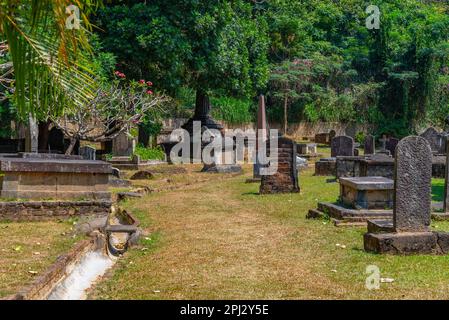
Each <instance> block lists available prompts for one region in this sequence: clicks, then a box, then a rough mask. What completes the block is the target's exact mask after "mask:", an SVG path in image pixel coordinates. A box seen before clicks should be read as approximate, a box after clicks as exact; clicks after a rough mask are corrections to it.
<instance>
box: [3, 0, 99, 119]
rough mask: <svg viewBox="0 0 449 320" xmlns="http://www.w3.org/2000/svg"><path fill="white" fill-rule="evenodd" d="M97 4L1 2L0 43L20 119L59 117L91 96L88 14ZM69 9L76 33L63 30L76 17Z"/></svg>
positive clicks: (94, 0)
mask: <svg viewBox="0 0 449 320" xmlns="http://www.w3.org/2000/svg"><path fill="white" fill-rule="evenodd" d="M99 1H100V0H0V44H1V45H2V48H3V50H4V51H5V50H6V51H7V52H8V56H9V58H10V61H11V62H10V64H12V69H13V73H12V74H13V75H12V81H13V83H12V85H13V89H14V96H13V97H14V102H15V106H16V108H17V110H18V113H19V115H21V116H22V117H23V118H25V117H26V116H28V115H29V114H31V115H32V117H37V118H43V117H47V116H49V115H55V114H60V113H62V111H63V110H64V107H66V106H68V105H71V106H76V105H83V104H84V103H86V102H88V101H89V100H90V99H91V98H92V97H93V93H94V92H95V91H96V89H95V82H94V80H93V77H92V75H91V71H90V68H89V65H90V63H89V59H88V56H89V54H90V50H89V45H88V41H87V35H88V32H89V31H90V30H91V28H92V26H91V24H90V23H89V20H88V16H89V14H90V13H91V12H92V10H95V9H96V8H97V7H98V5H100V3H99ZM70 5H74V6H76V7H77V8H79V12H80V15H79V18H80V21H81V28H79V29H76V28H75V29H73V28H72V29H71V28H67V21H68V19H70V18H72V20H73V17H74V16H73V13H72V12H67V8H68V6H70ZM71 8H74V7H71ZM70 13H71V14H72V15H70ZM8 72H9V73H10V74H11V70H8ZM1 78H2V75H1V74H0V79H1Z"/></svg>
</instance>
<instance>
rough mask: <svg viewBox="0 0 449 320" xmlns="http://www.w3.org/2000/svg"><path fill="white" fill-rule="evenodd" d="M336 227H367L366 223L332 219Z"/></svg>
mask: <svg viewBox="0 0 449 320" xmlns="http://www.w3.org/2000/svg"><path fill="white" fill-rule="evenodd" d="M331 221H332V223H333V224H334V225H335V226H336V227H366V222H350V221H346V220H337V219H331Z"/></svg>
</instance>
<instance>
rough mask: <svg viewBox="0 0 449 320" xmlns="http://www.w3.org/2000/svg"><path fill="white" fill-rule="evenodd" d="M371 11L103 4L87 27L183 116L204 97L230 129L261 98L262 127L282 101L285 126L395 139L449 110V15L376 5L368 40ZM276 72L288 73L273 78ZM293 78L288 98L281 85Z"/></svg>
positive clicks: (431, 6) (447, 9)
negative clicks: (348, 126) (360, 129)
mask: <svg viewBox="0 0 449 320" xmlns="http://www.w3.org/2000/svg"><path fill="white" fill-rule="evenodd" d="M370 4H371V3H368V2H367V1H364V0H341V1H333V0H270V1H250V0H246V1H245V0H232V1H223V0H219V1H212V0H209V1H208V0H203V1H200V0H165V1H163V0H155V1H110V2H108V3H107V4H106V6H105V8H104V9H102V10H101V11H100V12H99V13H98V14H97V16H96V20H95V22H96V24H97V25H98V26H99V27H100V28H101V29H102V30H103V32H98V34H99V35H100V38H101V42H102V44H103V46H104V49H105V51H108V52H111V53H113V54H114V55H115V56H116V57H117V63H118V66H119V68H120V69H122V70H123V71H124V72H125V73H127V74H129V76H130V77H133V78H135V79H139V78H142V77H143V78H151V79H154V80H155V83H156V86H157V87H158V88H159V89H161V90H164V91H166V92H167V93H168V94H170V95H171V96H172V97H173V101H174V102H175V103H176V104H178V109H177V110H181V111H182V110H185V109H186V108H187V109H188V108H191V107H192V106H193V104H194V93H195V91H196V90H204V91H205V92H208V93H209V94H211V96H212V104H213V105H214V106H215V107H216V109H217V110H215V111H214V115H215V116H217V117H218V118H221V119H224V120H228V121H231V122H237V123H238V122H242V121H246V120H247V119H248V116H249V115H251V114H254V110H255V108H254V106H255V105H256V103H257V100H256V95H257V93H261V92H263V93H267V95H268V99H269V110H268V111H269V116H270V118H271V119H272V120H278V121H281V122H282V121H283V113H284V112H283V111H284V107H285V99H282V98H283V97H285V96H286V95H287V96H288V101H287V105H288V120H289V121H290V122H294V121H299V120H308V121H320V120H321V121H343V122H360V123H375V124H377V125H378V130H379V133H381V132H382V133H390V134H395V135H398V136H401V135H405V134H408V133H412V132H413V131H415V130H416V129H417V128H418V127H419V126H424V125H437V126H442V125H443V121H444V119H445V117H446V116H447V114H448V112H449V5H448V4H446V3H443V2H439V1H434V2H432V1H426V2H424V1H419V0H379V1H376V3H375V4H376V5H377V6H379V8H380V12H381V18H380V19H381V20H380V29H373V30H370V29H368V28H367V27H366V25H365V20H366V18H367V17H368V15H369V14H368V13H366V12H365V11H366V8H367V6H368V5H370ZM285 66H294V67H287V69H286V70H285V71H287V72H282V70H283V68H284V69H285ZM269 69H271V74H272V76H271V78H270V76H269ZM276 70H277V71H276ZM295 70H296V71H295ZM292 72H293V73H296V79H294V78H295V77H293V78H292V77H290V80H289V83H288V86H287V87H288V90H287V88H286V86H285V81H284V82H283V80H282V79H284V80H285V77H286V76H288V74H289V73H290V75H291V73H292ZM270 79H271V81H269V80H270ZM292 79H293V80H292ZM250 100H251V101H252V102H250ZM179 106H181V107H179ZM175 109H176V108H175ZM181 113H182V112H181Z"/></svg>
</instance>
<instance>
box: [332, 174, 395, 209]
mask: <svg viewBox="0 0 449 320" xmlns="http://www.w3.org/2000/svg"><path fill="white" fill-rule="evenodd" d="M393 184H394V181H393V180H391V179H387V178H384V177H355V178H340V199H341V201H342V202H343V204H345V205H348V206H350V207H353V208H356V209H390V208H392V206H393Z"/></svg>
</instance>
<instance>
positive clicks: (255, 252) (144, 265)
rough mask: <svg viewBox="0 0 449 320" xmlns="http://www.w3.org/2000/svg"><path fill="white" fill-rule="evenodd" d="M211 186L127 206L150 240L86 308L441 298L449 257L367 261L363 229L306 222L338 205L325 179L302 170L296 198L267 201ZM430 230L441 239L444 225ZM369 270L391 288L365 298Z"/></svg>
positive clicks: (236, 182)
mask: <svg viewBox="0 0 449 320" xmlns="http://www.w3.org/2000/svg"><path fill="white" fill-rule="evenodd" d="M246 169H247V172H250V171H251V170H250V168H249V167H247V168H246ZM192 175H193V177H194V178H197V176H196V175H195V174H194V173H193V174H192ZM247 176H248V174H247ZM209 177H211V178H210V181H209V182H207V183H204V182H203V183H196V184H191V185H189V186H188V187H185V188H182V189H178V190H167V191H163V192H159V193H154V194H150V195H148V196H146V197H145V198H144V199H143V200H142V199H139V200H135V201H131V202H128V203H127V204H126V206H127V207H128V208H129V209H130V210H131V211H132V212H134V213H135V214H137V216H138V218H139V219H140V220H141V222H142V226H143V227H144V228H145V230H146V232H148V233H149V234H150V235H149V236H148V238H147V239H143V240H142V245H141V247H139V248H136V249H133V250H131V251H130V252H128V253H127V254H126V256H125V257H124V258H123V259H122V260H121V261H120V262H119V263H118V264H117V265H116V267H115V268H114V269H113V271H112V272H111V273H110V275H109V278H108V279H107V280H106V281H104V282H103V283H101V284H100V285H99V286H98V287H97V288H96V290H95V291H94V292H93V293H92V295H91V297H92V298H98V299H370V298H374V299H386V298H393V299H398V298H399V299H400V298H420V299H422V298H449V293H448V292H449V291H448V290H446V289H447V287H448V286H449V269H448V268H447V263H448V262H449V260H448V258H449V257H448V256H443V257H441V256H440V257H429V256H414V257H393V256H379V255H373V254H369V253H366V252H364V251H363V240H362V235H363V233H364V232H365V230H364V229H363V228H351V229H348V228H336V227H334V226H332V225H330V223H329V222H326V221H322V220H318V221H317V220H312V221H311V220H306V219H305V214H306V212H307V210H308V209H309V208H313V207H315V206H316V201H317V200H318V199H319V200H328V201H329V200H335V199H336V196H337V194H338V185H337V184H336V183H326V179H327V178H326V177H313V176H312V172H311V170H308V171H306V172H305V173H303V174H302V175H301V186H302V192H301V194H291V195H272V196H259V195H256V194H255V192H256V191H257V188H258V185H257V184H245V183H244V180H245V178H246V177H245V176H241V177H233V178H229V179H219V178H218V177H217V176H214V175H212V176H209ZM438 228H439V229H443V230H449V224H447V223H438ZM337 243H340V244H345V245H346V248H345V249H342V248H338V247H337V246H336V244H337ZM370 264H376V265H378V266H379V267H380V268H381V271H382V276H383V277H392V278H394V279H395V282H394V283H392V284H382V286H381V290H375V291H369V290H367V289H366V288H365V278H366V276H367V275H366V274H365V269H366V267H367V266H368V265H370Z"/></svg>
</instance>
